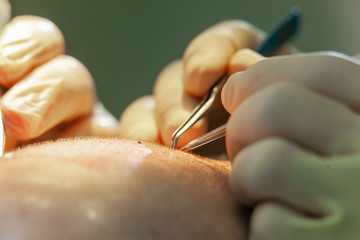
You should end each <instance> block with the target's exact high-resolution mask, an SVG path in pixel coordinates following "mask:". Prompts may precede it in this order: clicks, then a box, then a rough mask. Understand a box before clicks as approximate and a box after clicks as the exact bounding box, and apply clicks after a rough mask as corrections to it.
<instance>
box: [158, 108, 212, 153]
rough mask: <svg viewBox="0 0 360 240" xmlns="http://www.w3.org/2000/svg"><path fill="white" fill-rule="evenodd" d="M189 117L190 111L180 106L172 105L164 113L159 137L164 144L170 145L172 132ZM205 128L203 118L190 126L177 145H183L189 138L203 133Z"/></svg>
mask: <svg viewBox="0 0 360 240" xmlns="http://www.w3.org/2000/svg"><path fill="white" fill-rule="evenodd" d="M189 117H190V112H189V111H187V110H184V109H182V108H180V107H174V108H173V109H171V110H168V111H167V112H166V115H165V116H164V117H163V119H162V124H163V127H161V137H162V140H163V142H164V144H165V145H166V146H170V145H171V139H172V136H173V133H174V132H175V131H176V130H177V129H178V128H179V127H180V125H181V124H182V123H183V122H184V121H185V120H186V119H188V118H189ZM206 130H207V122H206V120H205V119H201V120H199V121H198V122H196V123H195V124H194V125H193V126H192V127H191V128H189V129H188V130H187V131H186V132H185V133H184V134H182V135H181V136H180V138H179V141H178V144H177V147H178V148H179V147H182V146H185V144H187V143H189V142H190V141H191V140H194V139H195V138H197V137H200V136H201V135H203V134H205V132H206Z"/></svg>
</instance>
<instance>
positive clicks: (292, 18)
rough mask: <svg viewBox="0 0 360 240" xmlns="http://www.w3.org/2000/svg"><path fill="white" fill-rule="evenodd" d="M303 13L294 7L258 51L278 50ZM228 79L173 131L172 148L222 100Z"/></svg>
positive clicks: (215, 135) (215, 133) (192, 145)
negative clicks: (223, 89)
mask: <svg viewBox="0 0 360 240" xmlns="http://www.w3.org/2000/svg"><path fill="white" fill-rule="evenodd" d="M300 15H301V9H300V8H299V7H296V6H295V7H292V8H291V10H290V15H289V16H287V18H286V19H285V20H284V21H282V22H281V23H280V25H279V26H278V27H277V28H275V29H274V31H273V32H272V33H270V34H269V36H268V37H267V38H266V39H265V40H264V41H263V42H262V43H261V44H260V45H259V46H258V47H257V49H256V51H257V52H258V53H259V54H261V55H263V56H271V55H272V54H273V53H274V52H276V51H277V50H278V49H279V48H280V47H281V46H283V44H284V43H286V42H287V41H289V40H290V38H292V37H293V36H294V35H295V33H296V32H297V31H298V29H299V20H300ZM226 80H227V75H226V74H225V75H224V76H222V77H221V78H220V79H219V80H218V81H217V82H216V83H215V84H214V85H213V86H212V87H211V88H210V90H209V91H208V93H207V95H206V96H205V97H204V98H203V100H202V101H201V102H200V103H199V104H198V105H197V106H196V107H195V109H194V110H193V112H192V113H191V115H190V117H189V118H188V119H187V120H186V121H185V122H184V123H183V124H181V126H180V127H179V128H178V129H177V130H176V131H175V132H174V133H173V135H172V138H171V148H172V149H176V147H177V143H178V141H179V138H180V136H181V135H182V134H184V133H185V132H186V131H187V130H189V128H190V127H191V126H193V125H194V124H195V123H196V122H197V121H198V120H199V119H200V118H202V117H203V116H204V114H206V113H207V112H208V111H209V110H210V109H211V108H212V106H213V105H214V103H216V102H217V101H220V100H219V98H220V93H221V90H222V87H223V86H224V84H225V82H226ZM226 126H227V124H226V123H225V124H223V125H221V126H220V127H218V128H216V129H214V130H212V131H210V132H208V133H206V134H204V135H202V136H201V137H199V138H196V139H195V140H192V141H191V142H189V143H188V144H186V145H185V146H184V147H182V148H180V150H182V151H190V150H193V149H196V148H198V147H201V146H203V145H205V144H208V143H210V142H212V141H215V140H217V139H219V138H221V137H224V136H225V132H226Z"/></svg>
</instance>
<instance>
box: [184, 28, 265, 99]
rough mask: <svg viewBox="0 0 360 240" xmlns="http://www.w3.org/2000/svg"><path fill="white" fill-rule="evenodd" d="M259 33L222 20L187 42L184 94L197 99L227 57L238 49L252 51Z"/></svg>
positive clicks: (220, 71)
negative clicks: (249, 49)
mask: <svg viewBox="0 0 360 240" xmlns="http://www.w3.org/2000/svg"><path fill="white" fill-rule="evenodd" d="M263 35H264V34H263V33H262V32H261V31H260V30H259V29H257V28H255V27H254V26H253V25H251V24H249V23H247V22H244V21H226V22H222V23H219V24H216V25H214V26H213V27H210V28H209V29H207V30H206V31H204V32H203V33H201V34H200V35H198V36H197V37H196V38H195V39H194V40H192V41H191V42H190V44H189V45H188V47H187V48H186V50H185V53H184V57H183V61H184V78H185V82H184V86H185V91H186V92H187V93H188V94H190V95H192V96H194V97H197V98H201V97H203V96H204V95H205V93H206V91H208V90H209V88H210V87H211V86H212V85H213V84H214V83H215V82H216V81H217V80H218V79H219V78H220V77H221V76H222V75H223V74H225V72H226V70H227V64H228V62H229V60H230V58H231V56H232V55H233V54H234V53H235V52H236V51H237V50H239V49H242V48H253V47H255V46H256V45H257V44H258V43H259V42H260V39H262V38H263Z"/></svg>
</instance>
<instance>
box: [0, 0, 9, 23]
mask: <svg viewBox="0 0 360 240" xmlns="http://www.w3.org/2000/svg"><path fill="white" fill-rule="evenodd" d="M10 16H11V8H10V3H9V1H8V0H0V30H1V29H2V28H3V27H4V26H5V24H6V23H7V22H9V20H10Z"/></svg>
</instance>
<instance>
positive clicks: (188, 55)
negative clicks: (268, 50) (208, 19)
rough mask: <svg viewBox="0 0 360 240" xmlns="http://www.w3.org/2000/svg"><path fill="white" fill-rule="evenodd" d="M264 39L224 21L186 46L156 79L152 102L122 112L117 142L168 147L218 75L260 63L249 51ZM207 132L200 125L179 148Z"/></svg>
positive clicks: (203, 123)
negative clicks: (145, 143) (122, 139)
mask: <svg viewBox="0 0 360 240" xmlns="http://www.w3.org/2000/svg"><path fill="white" fill-rule="evenodd" d="M263 37H264V33H263V32H262V31H260V30H259V29H257V28H256V27H254V26H252V25H251V24H249V23H246V22H243V21H226V22H222V23H219V24H216V25H214V26H212V27H210V28H209V29H207V30H205V31H204V32H203V33H201V34H200V35H198V36H197V37H196V38H195V39H194V40H193V41H191V43H190V44H189V46H188V47H187V48H186V50H185V53H184V56H183V59H182V61H180V60H178V61H175V62H173V63H171V64H169V65H168V66H166V67H165V68H164V70H163V71H162V72H161V73H160V74H159V76H158V78H157V80H156V82H155V86H154V96H147V97H145V98H141V99H139V100H138V101H136V102H135V103H133V104H131V105H130V106H129V107H128V108H127V109H126V110H125V111H124V113H123V114H122V116H121V118H120V126H121V127H120V136H122V137H124V138H129V139H138V140H147V141H157V142H162V143H164V144H165V145H167V146H169V145H170V141H171V136H172V134H173V132H174V131H175V130H176V129H177V128H178V127H179V126H180V125H181V124H182V123H183V121H184V120H186V119H187V118H188V117H189V116H190V113H191V112H192V110H193V109H194V108H195V106H196V105H197V104H198V103H199V101H200V100H201V98H202V97H203V96H204V95H205V94H206V93H207V91H208V90H209V88H210V87H211V86H212V85H213V84H214V83H215V82H216V81H217V80H218V79H219V78H220V77H221V76H222V75H223V74H225V73H226V72H227V73H228V75H230V74H232V73H234V72H237V71H242V70H244V69H246V68H247V67H248V66H250V65H251V64H253V63H254V62H257V61H259V60H261V59H263V57H262V56H260V55H259V54H257V53H255V52H254V51H252V50H250V49H249V48H254V47H255V46H257V45H258V44H259V42H260V41H261V40H262V39H263ZM284 52H289V50H288V49H286V50H284ZM149 119H152V120H149ZM206 131H207V122H206V120H204V119H203V120H201V121H199V122H198V123H197V124H195V125H194V126H193V127H192V128H191V129H190V130H189V131H187V132H186V133H185V134H184V135H183V136H181V138H180V139H179V142H178V147H181V146H183V145H184V144H186V143H188V142H189V141H190V140H192V139H194V138H196V137H198V136H200V135H202V134H204V133H205V132H206Z"/></svg>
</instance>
